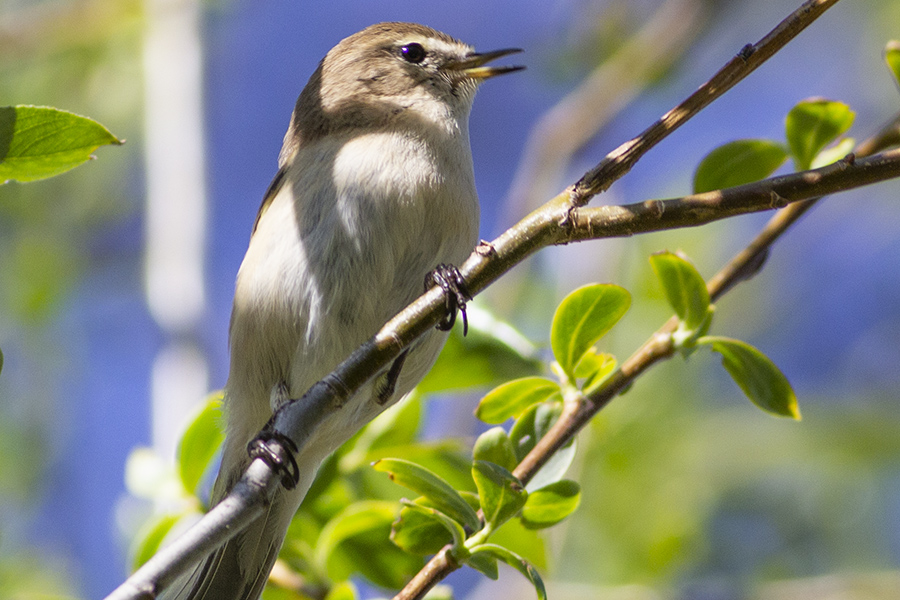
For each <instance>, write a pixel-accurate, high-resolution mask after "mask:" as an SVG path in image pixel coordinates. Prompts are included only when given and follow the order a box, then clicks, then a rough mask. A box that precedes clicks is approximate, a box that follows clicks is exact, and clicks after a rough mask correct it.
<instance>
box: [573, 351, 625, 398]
mask: <svg viewBox="0 0 900 600" xmlns="http://www.w3.org/2000/svg"><path fill="white" fill-rule="evenodd" d="M617 366H619V364H618V361H616V357H615V356H613V355H612V354H608V353H606V352H597V351H595V350H594V349H593V348H591V349H589V350H588V351H587V353H586V354H585V355H584V356H583V357H582V358H581V361H579V363H578V366H577V367H575V377H577V378H579V379H582V378H583V379H584V385H583V390H584V394H585V395H589V394H591V393H592V392H593V391H594V390H596V389H597V388H598V387H600V386H601V385H602V384H603V382H604V381H606V379H607V378H608V377H609V376H610V375H612V373H613V372H614V371H615V370H616V367H617Z"/></svg>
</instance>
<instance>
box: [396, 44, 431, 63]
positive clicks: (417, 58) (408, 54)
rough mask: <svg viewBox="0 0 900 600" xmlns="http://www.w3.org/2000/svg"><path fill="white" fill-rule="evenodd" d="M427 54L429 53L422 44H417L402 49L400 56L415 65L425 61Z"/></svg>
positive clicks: (407, 45)
mask: <svg viewBox="0 0 900 600" xmlns="http://www.w3.org/2000/svg"><path fill="white" fill-rule="evenodd" d="M426 54H427V52H425V48H423V47H422V44H417V43H415V42H413V43H412V44H406V45H405V46H403V47H402V48H400V56H402V57H403V60H405V61H406V62H408V63H412V64H414V65H417V64H419V63H420V62H422V61H423V60H425V55H426Z"/></svg>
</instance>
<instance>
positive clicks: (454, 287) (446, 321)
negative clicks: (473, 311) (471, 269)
mask: <svg viewBox="0 0 900 600" xmlns="http://www.w3.org/2000/svg"><path fill="white" fill-rule="evenodd" d="M434 286H438V287H440V288H441V289H442V290H443V291H444V305H445V306H446V307H447V314H446V315H445V316H444V318H443V319H441V320H440V322H439V323H438V324H437V326H436V327H437V329H439V330H441V331H450V330H451V329H453V324H454V323H456V311H457V310H458V311H459V312H460V313H461V314H462V320H463V335H466V334H467V333H468V332H469V320H468V318H467V317H466V302H468V301H469V300H471V299H472V296H471V295H470V294H469V290H468V289H467V288H466V282H465V281H464V280H463V277H462V275H461V274H460V272H459V269H457V268H456V267H454V266H453V265H445V264H440V265H438V266H437V267H436V268H435V269H434V270H433V271H431V272H430V273H428V275H427V276H426V277H425V289H426V290H429V289H431V288H432V287H434Z"/></svg>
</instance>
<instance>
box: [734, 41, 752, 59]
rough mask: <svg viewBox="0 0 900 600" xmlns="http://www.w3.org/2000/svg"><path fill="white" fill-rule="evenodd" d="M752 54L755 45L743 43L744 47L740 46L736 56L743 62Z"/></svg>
mask: <svg viewBox="0 0 900 600" xmlns="http://www.w3.org/2000/svg"><path fill="white" fill-rule="evenodd" d="M754 54H756V46H754V45H753V44H746V45H744V47H743V48H741V49H740V51H739V52H738V53H737V55H738V58H740V59H741V60H742V61H744V62H747V61H748V60H750V57H751V56H753V55H754Z"/></svg>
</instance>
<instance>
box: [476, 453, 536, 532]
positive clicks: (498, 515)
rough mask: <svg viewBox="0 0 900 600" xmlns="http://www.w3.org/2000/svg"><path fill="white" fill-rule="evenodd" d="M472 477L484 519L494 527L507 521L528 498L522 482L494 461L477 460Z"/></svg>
mask: <svg viewBox="0 0 900 600" xmlns="http://www.w3.org/2000/svg"><path fill="white" fill-rule="evenodd" d="M472 478H473V479H474V480H475V487H477V488H478V497H479V498H480V499H481V511H482V512H483V513H484V520H485V522H486V523H488V524H489V525H490V526H491V528H492V529H496V528H498V527H500V526H501V525H503V524H504V523H506V522H507V521H508V520H509V519H510V518H512V517H513V516H514V515H515V514H516V513H517V512H519V510H520V509H521V508H522V507H523V506H524V505H525V501H526V500H527V499H528V492H526V491H525V488H524V486H522V482H521V481H519V480H518V479H517V478H516V477H515V476H513V474H512V473H510V472H509V471H507V470H506V469H504V468H503V467H501V466H499V465H495V464H494V463H491V462H486V461H483V460H476V461H475V462H474V463H473V465H472Z"/></svg>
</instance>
